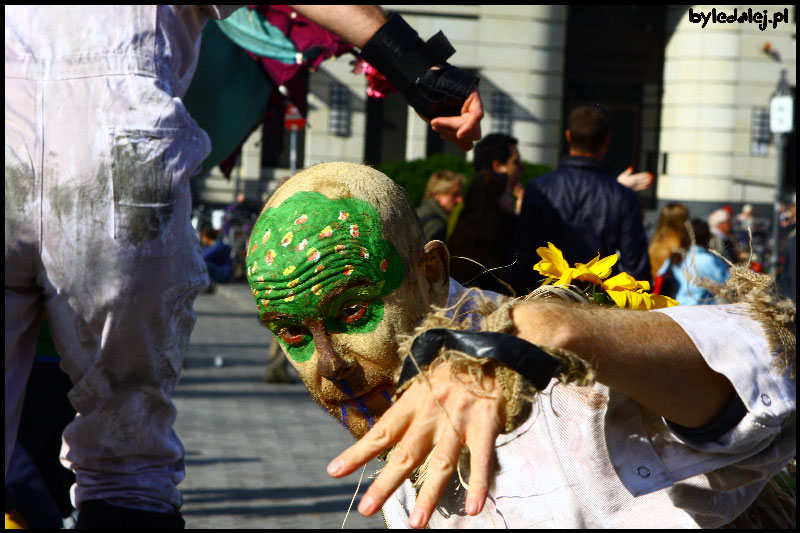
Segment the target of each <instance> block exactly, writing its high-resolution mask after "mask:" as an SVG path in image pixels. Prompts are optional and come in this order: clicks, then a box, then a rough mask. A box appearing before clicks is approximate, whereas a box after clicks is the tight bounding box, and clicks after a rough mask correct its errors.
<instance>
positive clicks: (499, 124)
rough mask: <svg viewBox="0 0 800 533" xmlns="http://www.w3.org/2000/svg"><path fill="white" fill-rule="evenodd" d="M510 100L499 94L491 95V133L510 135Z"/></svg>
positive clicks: (506, 96) (503, 94)
mask: <svg viewBox="0 0 800 533" xmlns="http://www.w3.org/2000/svg"><path fill="white" fill-rule="evenodd" d="M511 118H512V117H511V98H509V96H508V95H506V94H505V93H501V92H499V91H498V92H495V93H494V94H493V95H492V133H505V134H506V135H511Z"/></svg>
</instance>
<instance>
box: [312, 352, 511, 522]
mask: <svg viewBox="0 0 800 533" xmlns="http://www.w3.org/2000/svg"><path fill="white" fill-rule="evenodd" d="M456 378H457V379H453V378H452V377H451V375H450V366H449V365H448V364H446V363H444V364H441V365H439V366H438V367H436V368H435V370H434V371H433V374H432V375H431V376H430V378H429V379H428V380H427V381H425V380H417V381H416V382H415V383H413V384H412V385H411V386H410V387H409V388H408V389H407V390H406V391H405V392H404V393H403V395H402V396H401V397H400V399H399V400H398V401H397V403H395V404H394V405H393V406H392V407H391V408H390V409H389V410H388V411H386V412H385V413H384V414H383V415H382V416H381V417H380V419H379V420H378V422H377V423H376V424H375V426H373V428H372V429H371V430H370V431H369V432H368V433H367V434H366V435H364V437H362V438H361V439H360V440H359V441H358V442H357V443H355V444H354V445H353V446H351V447H350V448H348V449H347V450H345V451H344V452H342V454H341V455H339V456H338V457H337V458H335V459H334V460H333V461H331V463H330V464H329V465H328V473H329V474H330V475H331V476H333V477H337V478H338V477H342V476H346V475H348V474H350V473H352V472H353V471H355V470H356V469H357V468H359V467H360V466H363V465H364V464H366V463H367V462H369V461H370V460H372V459H373V458H375V457H376V456H377V455H378V454H380V453H381V452H383V451H384V450H386V449H388V448H389V447H391V446H392V445H395V444H396V447H395V448H394V450H393V452H392V455H391V457H390V458H389V461H388V464H387V465H386V467H385V468H384V469H383V470H382V471H381V474H380V475H379V476H378V478H377V479H376V480H375V481H374V482H373V483H372V485H371V486H370V487H369V489H368V490H367V492H366V494H365V495H364V496H363V497H362V498H361V502H360V503H359V505H358V511H359V512H360V513H361V514H363V515H365V516H371V515H372V514H374V513H375V512H377V511H378V509H380V508H381V507H382V506H383V504H384V503H385V502H386V500H387V499H388V498H389V497H390V496H391V495H392V494H393V493H394V491H395V490H396V489H397V488H398V487H399V486H400V485H401V484H402V483H403V481H404V480H406V479H407V478H408V477H409V475H411V473H412V472H413V471H414V469H415V468H417V467H418V466H419V465H420V464H422V463H423V461H425V459H426V457H427V456H428V454H430V453H433V456H432V457H431V460H430V462H429V466H428V471H427V474H426V477H425V481H424V483H423V485H422V488H421V489H420V491H419V494H418V496H417V501H416V505H415V507H414V512H413V513H412V514H411V517H410V518H409V524H410V525H411V527H414V528H421V527H425V525H426V524H427V523H428V520H430V517H431V515H432V513H433V510H434V507H435V506H436V503H437V502H438V501H439V498H440V497H441V495H442V492H443V491H444V489H445V487H446V486H447V484H448V482H449V481H450V478H451V476H452V475H453V473H454V472H455V469H456V466H457V465H458V459H459V455H460V452H461V447H462V446H464V445H466V446H467V447H468V448H469V450H470V475H469V490H468V492H467V500H466V511H467V514H469V515H472V516H474V515H477V514H478V513H480V512H481V510H482V509H483V506H484V504H485V502H486V497H487V495H488V492H489V485H490V479H491V476H492V474H493V472H492V470H493V467H494V443H495V439H496V438H497V436H498V435H499V434H500V433H501V432H502V430H503V428H504V425H505V398H504V396H503V394H502V392H501V390H500V388H499V387H498V385H497V382H496V381H495V378H494V377H493V376H491V375H486V376H484V377H483V379H482V381H481V382H480V383H473V382H472V378H471V377H470V376H469V375H468V374H466V373H464V374H457V375H456ZM470 388H471V389H473V390H470ZM475 390H477V391H478V392H477V393H476V392H474V391H475Z"/></svg>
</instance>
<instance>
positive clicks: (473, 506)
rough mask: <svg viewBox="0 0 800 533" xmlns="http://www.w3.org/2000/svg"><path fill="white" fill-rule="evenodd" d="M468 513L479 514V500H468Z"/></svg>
mask: <svg viewBox="0 0 800 533" xmlns="http://www.w3.org/2000/svg"><path fill="white" fill-rule="evenodd" d="M466 510H467V514H468V515H470V516H475V515H476V514H478V502H477V500H472V499H470V500H467V509H466Z"/></svg>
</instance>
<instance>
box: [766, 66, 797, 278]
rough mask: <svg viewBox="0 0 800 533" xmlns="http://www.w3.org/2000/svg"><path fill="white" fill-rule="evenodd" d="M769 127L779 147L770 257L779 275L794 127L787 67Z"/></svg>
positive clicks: (772, 269) (771, 107)
mask: <svg viewBox="0 0 800 533" xmlns="http://www.w3.org/2000/svg"><path fill="white" fill-rule="evenodd" d="M769 129H770V130H771V131H772V133H774V134H775V135H776V137H777V143H776V144H777V148H778V183H777V184H776V186H775V208H774V211H773V217H772V257H770V273H771V274H772V275H773V276H777V273H778V266H779V264H780V257H779V250H778V247H779V244H780V243H779V242H778V241H779V239H780V216H781V200H782V199H783V181H784V178H785V176H784V174H785V172H784V165H783V161H784V157H785V152H786V136H787V135H788V134H789V133H791V131H792V130H793V129H794V101H793V100H792V96H791V92H790V90H789V83H788V82H787V81H786V69H781V78H780V80H778V86H777V87H776V88H775V92H774V93H772V98H771V99H770V105H769Z"/></svg>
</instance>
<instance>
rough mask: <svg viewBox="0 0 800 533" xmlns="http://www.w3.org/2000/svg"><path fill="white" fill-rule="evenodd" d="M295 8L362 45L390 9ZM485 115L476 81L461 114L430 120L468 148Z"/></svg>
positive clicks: (445, 136)
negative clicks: (385, 10) (386, 10)
mask: <svg viewBox="0 0 800 533" xmlns="http://www.w3.org/2000/svg"><path fill="white" fill-rule="evenodd" d="M292 8H294V9H296V10H297V12H299V13H300V14H301V15H303V16H304V17H306V18H308V19H310V20H312V21H313V22H314V23H316V24H319V25H320V26H322V27H323V28H325V29H326V30H328V31H330V32H332V33H335V34H336V35H338V36H339V37H341V38H342V39H344V40H345V41H347V42H349V43H350V44H352V45H354V46H356V47H358V48H364V45H365V44H367V41H369V40H370V38H371V37H372V36H373V35H375V32H377V31H378V30H379V29H380V27H381V26H383V24H384V23H385V22H386V21H387V16H386V13H384V12H383V11H382V10H381V8H380V7H378V6H330V5H313V6H292ZM482 118H483V102H482V101H481V97H480V94H479V93H478V88H477V85H476V86H475V87H474V88H473V89H472V91H471V92H470V94H469V95H468V96H467V97H466V100H465V101H464V104H463V106H462V108H461V112H460V115H457V116H452V117H443V116H440V117H436V118H434V119H433V120H431V121H430V124H431V127H432V128H433V131H435V132H436V133H438V134H439V135H440V136H441V137H442V138H443V139H446V140H448V141H451V142H453V143H454V144H456V145H457V146H458V147H459V148H461V149H462V150H464V151H468V150H471V149H472V147H473V145H474V143H475V141H477V140H479V139H480V138H481V119H482ZM425 120H427V119H425Z"/></svg>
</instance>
